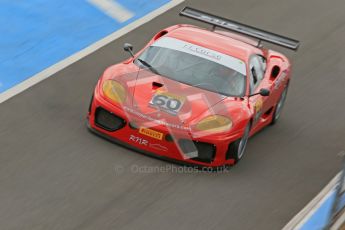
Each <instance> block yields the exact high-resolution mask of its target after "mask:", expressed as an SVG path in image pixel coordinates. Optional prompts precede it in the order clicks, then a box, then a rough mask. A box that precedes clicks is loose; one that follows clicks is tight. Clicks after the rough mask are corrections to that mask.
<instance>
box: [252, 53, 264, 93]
mask: <svg viewBox="0 0 345 230" xmlns="http://www.w3.org/2000/svg"><path fill="white" fill-rule="evenodd" d="M249 68H250V91H251V93H253V92H254V91H255V90H256V88H257V87H258V86H259V84H260V82H261V81H262V79H263V78H264V75H265V68H266V63H265V62H264V59H263V58H262V57H261V56H258V55H253V56H252V57H251V58H250V62H249Z"/></svg>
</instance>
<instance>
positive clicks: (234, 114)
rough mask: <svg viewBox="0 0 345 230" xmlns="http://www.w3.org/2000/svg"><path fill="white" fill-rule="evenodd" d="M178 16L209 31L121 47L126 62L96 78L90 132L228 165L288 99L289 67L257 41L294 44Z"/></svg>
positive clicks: (175, 30)
mask: <svg viewBox="0 0 345 230" xmlns="http://www.w3.org/2000/svg"><path fill="white" fill-rule="evenodd" d="M180 15H182V16H185V17H189V18H192V19H195V20H198V21H202V22H205V23H207V24H210V25H212V29H211V30H207V29H203V28H199V27H196V26H193V25H185V24H183V25H175V26H171V27H169V28H166V29H164V30H162V31H160V32H159V33H157V34H156V35H155V36H154V37H153V38H152V39H151V40H150V41H149V43H148V44H147V45H146V46H145V47H144V48H143V49H142V50H140V51H139V52H138V53H136V54H134V53H133V47H132V45H130V44H125V46H124V50H125V51H127V52H128V53H129V54H130V55H131V57H130V58H129V59H128V60H126V61H124V62H123V63H120V64H117V65H113V66H110V67H109V68H108V69H106V70H105V72H104V74H103V76H102V77H101V78H100V79H99V81H98V83H97V86H96V88H95V90H94V93H93V96H92V100H91V104H90V107H89V111H88V122H87V124H88V127H89V129H90V130H92V131H93V132H95V133H97V134H99V135H101V136H103V137H106V138H108V139H110V140H112V141H114V142H116V143H120V144H123V145H125V146H127V147H129V148H132V149H135V150H137V151H139V152H143V153H145V154H149V155H151V156H155V157H159V158H163V159H169V160H172V161H174V162H177V163H183V164H188V165H194V166H198V167H200V166H202V167H211V168H213V167H222V166H228V165H233V164H235V163H237V162H238V161H239V160H241V158H242V157H243V155H244V153H245V149H246V145H247V141H248V138H249V137H250V136H252V135H253V134H255V133H256V132H258V131H259V130H260V129H262V128H264V127H265V126H267V125H270V124H274V123H276V122H277V120H278V119H279V117H280V115H281V111H282V108H283V105H284V102H285V99H286V96H287V92H288V86H289V81H290V61H289V60H288V59H287V57H285V56H284V55H283V54H281V53H278V52H275V51H273V50H269V49H266V48H263V46H262V44H261V42H262V41H266V42H270V43H273V44H276V45H280V46H283V47H285V48H289V49H292V50H297V49H298V47H299V41H297V40H294V39H290V38H287V37H284V36H280V35H277V34H274V33H270V32H267V31H264V30H260V29H257V28H254V27H252V26H247V25H244V24H242V23H238V22H235V21H232V20H228V19H225V18H222V17H219V16H215V15H211V14H209V13H206V12H202V11H199V10H196V9H193V8H190V7H186V8H184V9H183V10H182V11H181V12H180ZM217 28H221V29H219V30H218V29H217Z"/></svg>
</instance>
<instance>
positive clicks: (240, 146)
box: [227, 124, 251, 163]
mask: <svg viewBox="0 0 345 230" xmlns="http://www.w3.org/2000/svg"><path fill="white" fill-rule="evenodd" d="M250 127H251V126H250V124H248V125H247V126H246V128H245V130H244V133H243V136H242V138H241V139H239V140H237V141H235V142H233V143H231V144H230V145H229V149H228V153H227V156H228V157H227V158H229V159H234V160H235V163H237V162H239V161H240V160H241V159H242V158H243V156H244V153H245V151H246V147H247V143H248V139H249V134H250Z"/></svg>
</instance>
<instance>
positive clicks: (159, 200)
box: [0, 0, 345, 230]
mask: <svg viewBox="0 0 345 230" xmlns="http://www.w3.org/2000/svg"><path fill="white" fill-rule="evenodd" d="M183 5H190V6H194V7H197V8H199V9H202V10H207V11H210V12H212V13H215V14H219V15H222V16H225V17H229V18H232V19H235V20H239V21H242V22H244V23H248V24H251V25H255V26H258V27H261V28H263V29H267V30H270V31H274V32H276V33H281V34H284V35H287V36H291V37H293V38H297V39H300V40H301V41H302V46H301V49H300V50H299V52H298V53H293V52H292V51H284V52H286V53H287V55H288V56H289V57H291V59H292V61H293V63H294V70H293V81H292V83H291V85H290V92H289V95H288V100H287V104H286V107H285V108H284V114H283V115H282V117H281V120H280V121H279V123H278V124H277V125H276V126H274V127H269V128H267V129H265V130H263V131H262V132H260V133H259V134H257V135H255V136H254V137H253V138H252V139H251V140H250V142H249V146H248V149H247V155H246V156H245V158H244V159H243V161H242V162H241V163H240V164H239V165H237V166H236V167H234V168H233V169H232V170H231V171H230V172H229V173H223V174H195V173H194V174H189V173H180V174H178V173H160V174H159V173H135V172H133V171H131V167H132V166H133V165H134V166H138V167H143V166H147V167H150V166H166V165H169V163H166V162H163V161H160V160H157V159H152V158H149V157H147V156H143V155H141V154H138V153H135V152H132V151H130V150H127V149H124V148H122V147H119V146H117V145H115V144H112V143H110V142H108V141H105V140H104V139H101V138H99V137H97V136H95V135H93V134H91V133H89V132H88V131H87V130H86V128H85V125H84V122H85V115H86V111H87V107H88V103H89V98H90V96H91V93H92V89H93V87H94V85H95V83H96V81H97V79H98V77H99V76H100V74H101V73H102V71H103V70H104V69H105V68H106V67H107V66H109V65H111V64H112V63H116V62H119V61H121V60H123V59H124V58H126V57H127V54H125V53H124V52H122V49H121V47H122V44H123V43H124V42H130V43H133V44H134V46H135V47H137V49H139V47H142V46H143V45H144V44H145V43H146V42H147V41H148V39H149V38H150V37H151V36H152V35H153V34H154V33H155V32H157V31H158V30H159V29H161V28H164V27H166V26H169V25H173V24H176V23H193V24H197V25H201V24H199V23H195V22H192V21H190V20H187V19H186V18H179V17H178V16H177V14H178V11H179V10H180V9H181V7H182V6H183ZM344 9H345V2H344V1H343V0H330V1H324V0H313V1H311V0H310V1H307V0H304V1H301V0H290V1H286V0H282V1H277V0H246V1H243V0H233V1H226V0H213V1H209V0H199V1H197V0H189V1H186V3H184V4H182V5H180V6H179V7H177V8H174V9H172V10H171V11H169V12H168V13H166V14H164V15H162V16H160V17H158V18H156V19H154V20H153V21H152V22H150V23H147V24H145V25H144V26H142V27H140V28H138V29H136V30H135V31H133V32H131V33H129V34H127V35H125V36H124V37H122V38H120V39H118V40H116V41H114V42H112V43H111V44H109V45H107V46H106V47H104V48H102V49H100V50H99V51H97V52H95V53H93V54H92V55H89V56H88V57H86V58H84V59H82V60H81V61H79V62H77V63H75V64H73V65H71V66H69V67H68V68H66V69H64V70H62V71H60V72H59V73H57V74H55V75H54V76H53V77H51V78H49V79H47V80H45V81H43V82H41V83H39V84H37V85H35V86H34V87H32V88H31V89H29V90H27V91H25V92H23V93H21V94H20V95H17V96H16V97H14V98H12V99H10V100H8V101H6V102H5V103H3V104H1V105H0V121H1V123H0V146H1V147H0V229H1V230H10V229H11V230H13V229H28V230H30V229H35V230H40V229H42V230H47V229H50V230H54V229H56V230H57V229H66V230H79V229H85V230H88V229H102V230H106V229H118V230H125V229H128V230H135V229H167V230H169V229H174V230H176V229H188V230H189V229H209V230H211V229H217V230H220V229H224V230H225V229H232V230H246V229H248V230H249V229H257V230H259V229H262V230H270V229H281V228H282V227H283V226H284V225H285V224H286V223H287V222H288V221H289V220H290V219H291V218H292V217H293V216H294V215H295V214H296V213H297V212H298V211H299V210H301V209H302V208H303V207H304V206H305V205H306V204H307V203H308V202H309V201H310V200H311V199H312V198H313V197H314V196H315V195H316V194H317V193H318V192H319V191H320V190H321V189H322V188H323V186H325V185H326V184H327V183H328V181H329V180H330V179H331V178H332V177H333V176H335V175H336V173H337V172H338V170H339V167H340V158H339V157H338V156H337V153H338V152H340V151H342V150H344V149H345V146H344V136H345V116H344V115H345V107H344V100H345V93H344V92H345V91H344V88H345V77H344V76H345V74H344V72H345V55H344V51H345V40H344V38H345V14H344ZM272 47H273V46H272ZM278 49H279V50H282V49H280V48H278ZM119 167H123V169H124V170H123V172H122V173H121V172H119V170H117V169H118V168H119Z"/></svg>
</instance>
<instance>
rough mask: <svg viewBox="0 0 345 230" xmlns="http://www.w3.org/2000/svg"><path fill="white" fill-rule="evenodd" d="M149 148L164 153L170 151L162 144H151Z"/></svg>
mask: <svg viewBox="0 0 345 230" xmlns="http://www.w3.org/2000/svg"><path fill="white" fill-rule="evenodd" d="M149 147H150V148H152V149H156V150H159V151H164V152H166V151H168V148H167V147H165V146H163V145H160V144H150V145H149Z"/></svg>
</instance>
